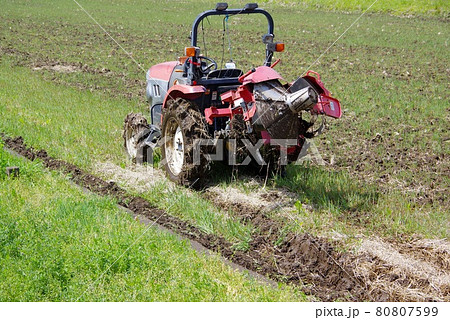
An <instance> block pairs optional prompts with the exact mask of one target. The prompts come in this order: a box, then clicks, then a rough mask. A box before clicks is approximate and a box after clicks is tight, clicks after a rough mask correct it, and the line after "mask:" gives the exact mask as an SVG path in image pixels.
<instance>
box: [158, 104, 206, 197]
mask: <svg viewBox="0 0 450 320" xmlns="http://www.w3.org/2000/svg"><path fill="white" fill-rule="evenodd" d="M162 117H163V122H162V130H161V135H162V136H161V139H162V143H161V154H162V165H163V167H164V170H165V172H166V175H167V177H168V178H169V179H170V180H171V181H173V182H175V183H178V184H180V185H183V186H187V187H193V188H200V187H202V186H203V185H204V183H205V181H206V175H207V173H208V171H209V162H208V161H207V159H206V158H205V157H204V156H202V155H201V154H200V159H199V160H200V162H199V163H194V160H195V159H194V144H195V143H196V142H195V141H196V140H197V139H209V138H210V137H209V135H208V131H207V125H206V122H205V117H204V116H203V115H202V113H201V112H200V111H199V109H198V107H197V105H196V104H195V103H193V102H192V101H189V100H186V99H183V98H177V99H174V100H171V101H169V102H168V103H167V106H166V107H165V108H164V109H163V111H162Z"/></svg>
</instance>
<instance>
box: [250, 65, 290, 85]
mask: <svg viewBox="0 0 450 320" xmlns="http://www.w3.org/2000/svg"><path fill="white" fill-rule="evenodd" d="M280 79H283V78H282V77H281V75H280V74H279V73H278V72H276V71H275V70H273V69H272V68H271V67H266V66H260V67H258V68H256V69H255V72H252V73H250V74H249V75H248V76H246V77H245V78H244V81H243V84H244V85H246V84H249V83H260V82H264V81H270V80H280Z"/></svg>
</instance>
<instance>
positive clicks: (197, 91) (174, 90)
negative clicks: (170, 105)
mask: <svg viewBox="0 0 450 320" xmlns="http://www.w3.org/2000/svg"><path fill="white" fill-rule="evenodd" d="M205 92H206V88H205V87H204V86H189V85H185V84H176V85H174V86H172V87H170V89H169V91H167V94H166V97H165V98H164V103H163V108H165V107H166V105H167V102H168V101H170V100H174V99H176V98H184V99H187V100H194V99H197V98H198V97H200V96H201V95H202V94H204V93H205Z"/></svg>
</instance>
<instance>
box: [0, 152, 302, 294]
mask: <svg viewBox="0 0 450 320" xmlns="http://www.w3.org/2000/svg"><path fill="white" fill-rule="evenodd" d="M11 165H15V166H19V167H20V177H19V178H9V177H7V176H6V175H5V173H4V171H5V167H6V166H11ZM145 229H146V227H145V226H144V225H141V224H140V223H138V222H136V221H135V220H134V219H132V218H131V217H130V216H129V215H128V214H127V213H126V212H124V211H121V210H119V209H118V208H117V207H116V202H115V201H114V200H113V199H108V198H104V197H98V196H95V195H90V194H85V193H83V191H81V189H79V188H78V187H75V186H74V185H73V184H72V183H71V182H69V181H68V179H67V178H66V177H64V176H63V175H61V174H59V173H57V172H47V171H46V170H44V169H43V166H42V165H41V164H40V163H39V162H36V161H35V162H28V161H25V160H22V159H19V158H16V157H13V156H11V155H10V154H8V153H6V152H5V151H4V150H3V149H2V148H1V146H0V263H1V265H2V268H1V269H0V301H74V300H77V299H78V298H80V300H81V301H279V300H291V301H292V300H297V301H299V300H300V301H302V300H305V296H304V295H303V294H302V293H300V292H298V291H296V290H294V289H293V288H291V287H287V286H280V287H279V288H271V287H269V286H267V285H262V284H260V283H258V282H256V281H254V280H251V279H249V278H248V277H247V276H244V275H243V274H241V273H239V272H235V271H232V270H231V269H230V268H229V267H228V266H226V265H224V264H223V262H221V260H220V259H219V258H218V257H217V256H208V257H207V256H204V255H203V254H199V253H197V252H195V251H194V250H193V249H191V248H190V245H189V244H188V243H187V242H186V241H180V240H177V238H176V237H175V236H173V235H170V234H168V233H165V232H161V231H158V230H157V229H155V228H150V229H149V230H148V231H147V232H146V233H145V234H144V235H143V236H142V237H141V238H140V236H141V235H142V234H143V233H144V231H145ZM135 241H136V242H135ZM129 247H130V249H129V250H128V251H126V249H127V248H129ZM122 254H123V256H122ZM119 257H120V259H118V258H119ZM116 260H117V261H116ZM111 265H112V267H110V266H111ZM102 275H103V276H102ZM97 280H98V281H97Z"/></svg>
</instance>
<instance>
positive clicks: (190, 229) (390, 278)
mask: <svg viewBox="0 0 450 320" xmlns="http://www.w3.org/2000/svg"><path fill="white" fill-rule="evenodd" d="M4 141H5V146H6V147H8V148H10V149H12V150H14V151H15V152H17V153H19V154H20V155H22V156H24V157H26V158H28V159H30V160H35V159H40V160H41V161H42V162H43V163H44V165H45V166H46V167H48V168H50V169H52V170H59V171H62V172H64V173H66V174H69V175H70V176H71V177H72V179H73V181H74V182H76V183H77V184H79V185H81V186H83V187H85V188H87V189H89V190H90V191H92V192H95V193H97V194H100V195H112V196H114V197H116V198H117V199H118V202H119V204H120V205H122V206H123V207H125V208H128V209H130V210H132V211H133V212H134V213H136V214H139V215H144V216H146V217H148V218H149V219H151V220H154V221H156V220H157V222H158V224H160V225H162V226H163V227H166V228H168V229H170V230H172V231H174V232H176V233H178V234H180V235H182V236H184V237H186V238H189V239H192V240H195V241H197V242H199V243H200V244H202V245H203V246H205V247H206V248H208V249H210V250H212V251H215V252H218V253H220V254H221V255H222V256H223V257H225V258H227V259H229V260H231V261H233V262H234V263H236V264H238V265H240V266H242V267H244V268H246V269H249V270H252V271H255V272H257V273H259V274H262V275H265V276H267V277H270V278H271V279H273V280H276V281H283V282H286V283H290V284H295V285H299V286H301V288H302V290H304V291H305V292H306V293H308V294H311V295H313V296H315V297H317V298H318V299H320V300H323V301H334V300H344V301H435V300H444V301H445V300H447V301H449V293H450V289H449V283H448V282H447V281H445V277H444V278H442V280H443V281H436V279H430V278H427V275H426V274H423V273H420V272H418V273H416V274H414V272H406V271H405V270H404V269H402V268H400V267H399V266H396V265H395V263H391V264H387V263H386V261H385V260H382V259H380V257H377V256H376V255H375V254H373V253H372V254H371V253H367V252H366V251H362V252H361V253H360V254H358V255H354V254H350V253H342V252H338V251H337V250H336V249H335V246H334V244H333V242H332V241H329V240H327V239H324V238H319V237H314V236H312V235H310V234H307V233H302V234H293V233H288V234H286V235H283V234H282V229H281V226H280V225H279V224H278V223H277V222H275V221H273V220H271V219H270V218H268V217H267V216H266V215H265V214H264V213H263V212H261V210H260V209H258V208H255V207H254V206H248V207H246V206H243V205H242V204H237V203H236V204H232V206H233V210H234V211H235V212H237V213H238V214H239V215H242V218H243V219H244V220H246V221H251V222H252V223H253V224H254V225H255V226H256V227H257V228H258V230H259V232H258V234H256V235H254V237H253V240H252V241H251V243H250V246H251V247H250V249H249V250H248V251H246V252H243V251H236V250H234V249H233V247H232V244H231V243H229V242H227V241H226V240H225V239H223V238H222V237H220V236H217V235H212V234H207V233H205V232H203V231H201V230H199V229H198V228H196V227H195V226H193V225H190V224H188V223H186V222H185V221H182V220H180V219H178V218H175V217H173V216H170V215H168V214H167V213H166V212H165V211H164V210H161V209H158V208H155V207H154V206H152V205H151V204H150V203H149V202H148V201H147V200H145V199H143V198H141V197H135V196H132V195H130V194H129V193H128V192H127V191H126V190H124V189H122V188H120V187H119V186H118V185H117V184H116V183H115V182H106V181H105V180H103V179H101V178H99V177H97V176H94V175H92V174H90V173H88V172H86V171H83V170H81V169H80V168H78V167H76V166H74V165H73V164H70V163H67V162H65V161H62V160H58V159H55V158H53V157H51V156H49V155H48V154H47V152H46V151H45V150H34V149H33V148H29V147H27V146H26V145H25V144H24V142H23V139H22V138H21V137H17V138H7V137H4ZM210 194H211V196H212V195H213V193H210ZM205 196H206V197H207V196H208V195H205ZM215 202H216V203H217V197H216V198H215ZM222 205H223V206H224V207H225V206H226V207H229V206H230V203H228V202H224V203H222ZM219 206H220V204H219ZM281 236H282V241H281V242H280V241H279V240H280V237H281ZM275 243H277V244H278V245H275ZM424 246H425V245H424ZM404 250H408V248H406V247H405V248H404ZM430 250H434V249H430ZM446 254H447V255H441V256H442V257H444V258H442V259H440V260H439V259H438V260H439V261H442V264H443V266H444V267H445V266H448V252H447V253H446ZM438 276H439V275H438Z"/></svg>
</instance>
